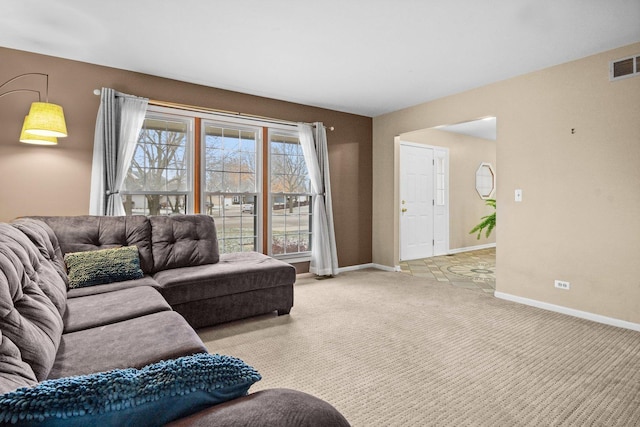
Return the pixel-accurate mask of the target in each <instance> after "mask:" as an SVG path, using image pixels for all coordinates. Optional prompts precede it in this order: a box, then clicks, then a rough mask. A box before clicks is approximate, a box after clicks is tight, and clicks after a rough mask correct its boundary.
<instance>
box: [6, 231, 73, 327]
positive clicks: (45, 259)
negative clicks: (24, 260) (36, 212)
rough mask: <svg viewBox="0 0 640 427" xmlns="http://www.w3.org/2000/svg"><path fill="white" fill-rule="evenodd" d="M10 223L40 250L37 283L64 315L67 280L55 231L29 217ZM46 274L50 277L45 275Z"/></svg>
mask: <svg viewBox="0 0 640 427" xmlns="http://www.w3.org/2000/svg"><path fill="white" fill-rule="evenodd" d="M11 225H12V226H13V227H15V228H17V229H18V230H20V231H21V232H22V233H23V234H24V235H25V236H27V237H28V238H29V240H31V242H32V243H33V244H34V245H35V246H36V248H37V249H38V251H40V255H41V260H40V261H41V263H40V264H41V265H40V271H39V275H40V279H41V280H39V281H38V284H39V285H40V287H41V288H42V290H43V291H44V293H45V294H46V295H47V296H48V297H49V299H50V300H51V301H52V302H53V303H54V304H55V306H56V308H57V309H58V311H59V312H60V316H64V312H65V309H66V306H67V285H68V283H69V280H68V277H67V271H66V267H65V265H64V260H63V258H62V252H61V250H60V245H59V244H58V239H57V238H56V235H55V233H54V232H53V230H52V229H51V227H49V226H48V225H47V224H45V223H44V222H42V221H39V220H35V219H30V218H21V219H17V220H14V221H12V222H11ZM54 272H55V273H57V274H58V276H60V279H61V280H58V278H57V277H55V276H53V275H52V274H53V273H54ZM47 275H48V276H50V277H45V276H47Z"/></svg>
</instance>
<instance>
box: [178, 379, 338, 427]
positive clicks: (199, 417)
mask: <svg viewBox="0 0 640 427" xmlns="http://www.w3.org/2000/svg"><path fill="white" fill-rule="evenodd" d="M349 425H350V424H349V422H348V421H347V420H346V419H345V418H344V416H342V414H341V413H340V412H338V410H337V409H335V408H334V407H333V406H331V405H330V404H329V403H327V402H325V401H324V400H321V399H318V398H317V397H314V396H311V395H309V394H306V393H303V392H301V391H295V390H288V389H279V388H276V389H269V390H262V391H258V392H256V393H252V394H249V395H247V396H244V397H240V398H237V399H233V400H230V401H227V402H224V403H221V404H219V405H215V406H212V407H211V408H208V409H205V410H204V411H200V412H198V413H195V414H193V415H191V416H189V417H186V418H182V419H180V420H177V421H174V422H172V423H170V424H168V425H167V426H171V427H205V426H207V427H215V426H225V427H229V426H251V427H263V426H264V427H267V426H278V427H320V426H332V427H341V426H344V427H348V426H349Z"/></svg>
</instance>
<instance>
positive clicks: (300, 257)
mask: <svg viewBox="0 0 640 427" xmlns="http://www.w3.org/2000/svg"><path fill="white" fill-rule="evenodd" d="M276 131H277V133H279V134H285V135H287V136H292V137H295V138H297V139H298V144H300V133H299V132H298V131H297V129H296V130H295V131H294V130H291V129H279V128H278V129H274V128H268V131H267V138H266V143H265V144H264V145H265V150H266V151H267V156H268V158H267V164H268V171H267V172H266V173H265V174H264V176H265V177H266V178H267V179H268V182H267V186H266V188H267V190H268V202H269V210H271V206H272V205H273V194H281V193H272V192H271V176H272V174H271V166H272V159H271V134H272V133H276ZM300 148H302V147H300ZM308 173H309V171H307V174H308ZM290 194H296V195H301V194H304V195H306V196H307V197H308V198H309V232H308V235H309V250H308V251H305V252H295V253H289V254H287V253H284V254H276V255H274V254H273V215H268V216H267V217H268V219H267V223H268V224H267V227H268V229H267V239H268V242H269V244H268V246H267V248H268V254H267V255H269V256H272V257H274V258H277V259H280V260H283V261H287V262H307V261H310V260H311V248H312V245H313V238H312V236H313V216H312V215H313V212H312V209H313V202H314V200H313V195H312V192H311V189H309V193H290ZM285 236H286V234H285Z"/></svg>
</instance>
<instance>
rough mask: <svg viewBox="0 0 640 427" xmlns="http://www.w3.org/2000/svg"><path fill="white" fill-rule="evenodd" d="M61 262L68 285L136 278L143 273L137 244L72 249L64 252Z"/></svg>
mask: <svg viewBox="0 0 640 427" xmlns="http://www.w3.org/2000/svg"><path fill="white" fill-rule="evenodd" d="M64 262H65V264H66V265H67V270H68V276H69V287H70V288H83V287H85V286H93V285H102V284H105V283H112V282H121V281H123V280H131V279H139V278H141V277H142V276H143V275H144V273H143V272H142V269H141V268H140V256H139V254H138V247H137V246H123V247H121V248H112V249H100V250H97V251H84V252H72V253H68V254H66V255H65V256H64Z"/></svg>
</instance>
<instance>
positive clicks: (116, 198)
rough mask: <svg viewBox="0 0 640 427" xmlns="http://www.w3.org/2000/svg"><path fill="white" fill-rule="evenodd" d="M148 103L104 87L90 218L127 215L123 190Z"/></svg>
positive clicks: (142, 99)
mask: <svg viewBox="0 0 640 427" xmlns="http://www.w3.org/2000/svg"><path fill="white" fill-rule="evenodd" d="M148 103H149V100H148V99H146V98H139V97H136V96H133V95H126V94H121V93H118V92H116V91H115V90H113V89H109V88H102V92H101V96H100V108H99V109H98V117H97V120H96V131H95V137H94V145H93V164H92V168H91V195H90V201H89V203H90V205H89V213H90V214H91V215H110V216H120V215H125V210H124V205H123V204H122V198H121V197H120V190H121V189H122V186H123V184H124V180H125V178H126V176H127V171H128V170H129V167H130V166H131V159H133V154H134V153H135V149H136V145H137V143H138V134H139V133H140V129H141V128H142V124H143V122H144V117H145V114H146V112H147V105H148Z"/></svg>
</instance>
